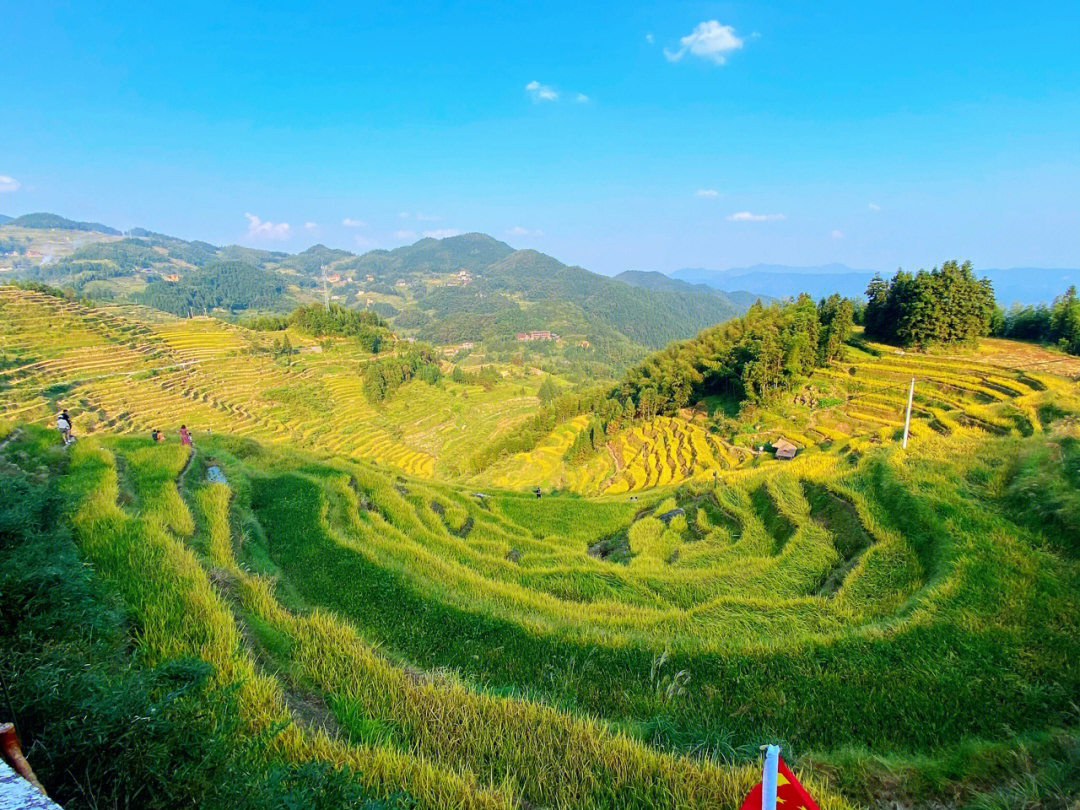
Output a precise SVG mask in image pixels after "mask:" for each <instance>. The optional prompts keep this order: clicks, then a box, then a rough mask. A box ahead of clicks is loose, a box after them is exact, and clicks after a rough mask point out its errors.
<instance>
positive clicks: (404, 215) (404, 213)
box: [398, 211, 409, 219]
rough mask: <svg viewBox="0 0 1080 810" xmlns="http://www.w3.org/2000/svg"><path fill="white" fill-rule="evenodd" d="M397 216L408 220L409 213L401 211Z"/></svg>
mask: <svg viewBox="0 0 1080 810" xmlns="http://www.w3.org/2000/svg"><path fill="white" fill-rule="evenodd" d="M398 216H399V217H401V218H402V219H408V218H409V212H408V211H402V212H401V213H400V214H398Z"/></svg>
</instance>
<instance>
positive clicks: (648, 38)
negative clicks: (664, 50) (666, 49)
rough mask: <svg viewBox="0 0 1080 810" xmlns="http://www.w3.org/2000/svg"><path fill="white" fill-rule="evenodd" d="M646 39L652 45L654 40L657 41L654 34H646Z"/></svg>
mask: <svg viewBox="0 0 1080 810" xmlns="http://www.w3.org/2000/svg"><path fill="white" fill-rule="evenodd" d="M645 41H646V42H648V43H649V44H650V45H652V44H653V43H654V42H656V37H654V36H653V35H652V34H646V35H645Z"/></svg>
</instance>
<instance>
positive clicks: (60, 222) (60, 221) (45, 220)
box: [9, 214, 120, 236]
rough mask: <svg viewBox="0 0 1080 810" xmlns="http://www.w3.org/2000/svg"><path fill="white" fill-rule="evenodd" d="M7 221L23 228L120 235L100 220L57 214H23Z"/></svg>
mask: <svg viewBox="0 0 1080 810" xmlns="http://www.w3.org/2000/svg"><path fill="white" fill-rule="evenodd" d="M9 223H10V224H11V225H18V226H20V227H23V228H41V229H47V228H57V229H59V230H63V231H95V232H97V233H104V234H108V235H109V236H119V235H120V231H118V230H116V228H110V227H109V226H108V225H102V224H101V223H100V222H76V221H75V220H71V219H66V218H64V217H62V216H59V215H58V214H23V215H22V216H21V217H15V218H14V219H12V220H9Z"/></svg>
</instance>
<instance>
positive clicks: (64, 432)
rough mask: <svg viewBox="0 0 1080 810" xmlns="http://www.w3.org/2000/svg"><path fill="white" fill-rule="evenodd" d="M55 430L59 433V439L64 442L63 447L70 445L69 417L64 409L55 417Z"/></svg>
mask: <svg viewBox="0 0 1080 810" xmlns="http://www.w3.org/2000/svg"><path fill="white" fill-rule="evenodd" d="M56 429H57V430H59V431H60V437H61V438H62V439H63V440H64V447H67V446H68V445H69V444H71V417H70V416H68V412H67V410H66V409H65V410H63V411H61V412H60V415H59V416H57V417H56Z"/></svg>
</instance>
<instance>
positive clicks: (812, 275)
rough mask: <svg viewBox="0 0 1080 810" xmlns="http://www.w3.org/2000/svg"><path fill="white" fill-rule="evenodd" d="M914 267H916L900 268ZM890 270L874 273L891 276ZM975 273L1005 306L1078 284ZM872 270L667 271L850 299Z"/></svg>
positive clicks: (782, 292)
mask: <svg viewBox="0 0 1080 810" xmlns="http://www.w3.org/2000/svg"><path fill="white" fill-rule="evenodd" d="M905 269H911V270H915V269H918V268H905ZM895 272H896V271H895V270H892V271H889V272H883V273H880V275H881V276H882V277H883V278H891V277H892V276H893V274H895ZM975 274H976V275H977V276H979V277H980V278H982V277H984V276H985V277H987V278H989V279H990V281H991V282H992V283H993V285H994V293H995V296H996V297H997V300H998V303H999V304H1001V305H1002V306H1005V307H1008V306H1009V305H1010V304H1012V303H1014V302H1019V303H1021V304H1037V303H1040V302H1049V301H1052V300H1053V299H1054V298H1055V297H1056V296H1058V295H1061V294H1062V293H1063V292H1065V290H1066V289H1067V288H1068V287H1069V286H1070V285H1072V284H1075V285H1080V269H1067V268H1062V269H1057V268H1037V267H1013V268H1007V269H999V268H988V269H982V268H978V267H976V268H975ZM875 275H878V271H875V270H860V269H855V268H851V267H848V266H847V265H844V264H826V265H821V266H818V267H798V266H789V265H776V264H758V265H753V266H752V267H734V268H731V269H729V270H707V269H705V268H685V269H682V270H676V271H674V272H673V273H671V274H670V276H669V277H670V278H673V279H678V280H680V281H685V282H687V283H691V284H707V285H708V286H710V287H717V288H723V289H728V288H731V287H738V288H740V289H744V290H748V291H750V292H751V293H757V294H761V295H769V296H773V297H776V298H791V297H795V296H797V295H798V294H799V293H801V292H806V293H809V294H810V295H812V296H813V297H815V298H820V297H823V296H827V295H831V294H832V293H840V294H841V295H846V296H849V297H852V298H856V297H862V296H863V295H864V294H865V292H866V286H867V285H868V284H869V283H870V280H871V279H873V277H874V276H875Z"/></svg>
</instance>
